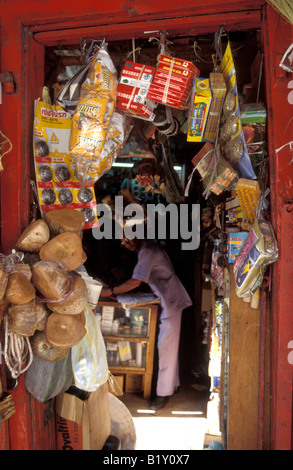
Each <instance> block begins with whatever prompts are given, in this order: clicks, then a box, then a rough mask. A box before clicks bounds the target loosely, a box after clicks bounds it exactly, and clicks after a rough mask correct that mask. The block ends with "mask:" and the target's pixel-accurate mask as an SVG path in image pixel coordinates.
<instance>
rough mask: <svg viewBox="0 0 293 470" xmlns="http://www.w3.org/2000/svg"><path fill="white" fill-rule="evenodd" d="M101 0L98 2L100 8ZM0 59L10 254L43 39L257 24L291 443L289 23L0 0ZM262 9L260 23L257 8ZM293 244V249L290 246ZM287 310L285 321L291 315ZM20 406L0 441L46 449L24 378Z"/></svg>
mask: <svg viewBox="0 0 293 470" xmlns="http://www.w3.org/2000/svg"><path fill="white" fill-rule="evenodd" d="M97 4H98V6H97ZM0 7H1V8H0V21H1V29H0V34H1V36H0V47H1V49H0V66H1V71H2V72H8V71H9V72H13V74H14V78H15V83H16V92H15V93H14V94H10V95H8V94H3V98H2V102H3V104H2V105H1V108H0V110H1V114H0V129H1V130H2V132H4V134H5V135H7V136H8V137H9V138H10V140H11V141H12V143H13V149H12V151H11V152H10V153H9V154H8V155H7V156H5V157H4V159H3V166H4V171H3V172H2V173H1V174H0V181H1V224H2V231H1V243H2V252H3V253H4V254H7V253H9V252H10V250H11V249H12V248H14V244H15V241H16V239H17V237H18V236H19V234H20V232H21V231H22V229H23V228H24V226H25V225H26V224H27V222H28V220H29V194H30V192H29V179H30V160H31V130H32V122H33V101H34V99H36V98H38V97H39V96H41V90H42V86H43V73H44V72H43V71H44V45H51V44H56V43H57V41H58V40H60V39H62V40H63V41H65V42H69V43H70V42H78V41H79V38H80V37H84V36H93V35H95V36H96V32H97V31H98V33H99V35H100V37H104V36H105V37H106V39H107V40H109V41H110V40H115V39H126V38H130V37H139V36H142V35H143V34H144V31H145V30H146V29H148V30H152V31H153V30H167V31H168V32H169V34H180V33H181V32H182V31H183V30H184V32H186V33H187V34H194V35H196V34H201V33H214V32H215V31H216V30H217V29H218V27H219V26H220V25H224V26H225V29H226V30H227V31H228V30H238V29H250V28H262V38H263V44H264V52H265V68H266V80H267V83H266V88H267V102H268V130H269V132H268V137H269V139H268V141H269V158H270V186H271V200H272V220H273V225H274V228H275V230H276V234H277V238H278V245H279V251H280V257H279V261H278V262H277V263H276V265H275V266H274V267H273V283H272V287H273V288H272V368H271V372H272V373H271V375H272V391H271V393H272V409H271V416H272V439H271V446H272V448H275V449H279V448H285V449H291V448H292V396H293V394H292V363H290V362H291V361H289V360H288V357H289V356H288V354H289V352H290V351H289V350H288V347H289V346H288V345H289V341H291V340H293V325H292V318H293V316H292V312H293V308H292V299H293V296H292V293H291V291H292V289H290V281H291V279H292V274H293V273H292V266H293V264H292V262H291V261H292V259H291V258H292V253H293V250H292V249H290V248H291V247H292V240H293V236H292V235H293V234H292V218H290V213H291V208H292V179H293V175H292V171H293V170H292V169H293V164H292V165H290V164H288V162H290V161H291V155H290V147H289V146H287V147H285V148H283V149H282V150H281V151H279V152H276V150H277V149H279V148H280V147H282V146H283V145H284V144H285V143H287V142H290V141H292V140H293V138H292V121H290V119H291V116H292V104H291V103H290V102H289V101H288V96H289V91H290V89H289V88H288V87H290V86H291V85H290V83H291V80H292V74H291V75H287V74H286V73H285V72H284V71H283V70H282V69H280V67H279V62H280V59H281V57H282V55H283V53H284V52H285V50H286V49H287V47H288V46H289V45H290V44H291V42H292V39H293V37H292V36H293V31H292V30H293V27H292V26H291V25H289V23H287V22H286V21H285V20H283V19H282V18H281V17H280V15H279V14H278V13H277V12H276V11H275V10H274V9H273V8H271V7H270V6H268V5H266V2H265V0H263V1H262V0H257V1H256V0H254V1H253V0H242V1H239V2H238V3H237V6H235V1H234V0H226V2H222V0H206V2H202V1H201V0H182V1H181V2H180V4H179V5H178V2H173V1H170V0H169V1H167V0H156V1H150V2H145V1H142V0H138V1H137V0H136V1H135V2H134V1H133V0H112V1H111V2H97V1H96V0H89V1H87V2H86V4H81V2H72V1H71V0H63V1H62V2H55V1H52V2H50V8H48V2H46V1H45V0H41V1H40V0H38V1H37V0H27V1H22V0H14V1H5V2H4V1H1V0H0ZM262 9H263V10H264V16H263V19H262V20H261V12H262ZM292 248H293V247H292ZM290 317H291V318H290ZM13 395H14V398H15V403H16V408H17V412H16V414H15V415H14V416H13V417H12V418H10V420H9V422H5V423H4V424H3V425H2V427H1V430H0V448H4V449H8V448H10V449H53V448H54V446H55V440H54V419H53V412H52V410H51V409H50V408H49V407H48V405H42V404H40V403H38V402H36V400H34V399H33V398H32V397H31V396H29V394H27V393H26V391H25V387H24V384H23V378H22V379H21V381H20V384H19V385H18V387H17V388H16V390H15V391H14V392H13Z"/></svg>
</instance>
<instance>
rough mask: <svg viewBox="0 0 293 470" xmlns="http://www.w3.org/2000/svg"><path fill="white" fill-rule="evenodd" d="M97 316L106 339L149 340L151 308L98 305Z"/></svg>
mask: <svg viewBox="0 0 293 470" xmlns="http://www.w3.org/2000/svg"><path fill="white" fill-rule="evenodd" d="M96 316H97V319H98V323H99V325H100V328H101V332H102V334H103V336H104V337H112V336H114V337H115V338H117V336H118V337H121V338H124V337H130V338H137V337H139V338H140V339H142V338H145V339H148V338H149V326H150V309H149V308H145V307H143V308H141V307H133V308H123V307H122V306H118V305H117V306H115V305H114V306H113V305H100V304H98V306H97V308H96ZM108 339H111V338H108Z"/></svg>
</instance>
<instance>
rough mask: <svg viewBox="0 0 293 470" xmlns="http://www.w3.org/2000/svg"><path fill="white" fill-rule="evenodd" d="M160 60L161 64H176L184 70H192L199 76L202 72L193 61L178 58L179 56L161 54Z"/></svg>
mask: <svg viewBox="0 0 293 470" xmlns="http://www.w3.org/2000/svg"><path fill="white" fill-rule="evenodd" d="M158 60H159V62H160V63H161V64H167V65H170V66H171V65H172V66H173V67H174V66H175V67H178V68H180V69H181V68H182V69H183V70H191V71H192V72H194V73H195V75H196V76H197V77H198V76H199V73H200V72H199V70H198V68H197V67H196V66H195V65H194V63H193V62H190V61H188V60H184V59H178V58H177V57H169V56H166V55H164V54H160V55H159V57H158Z"/></svg>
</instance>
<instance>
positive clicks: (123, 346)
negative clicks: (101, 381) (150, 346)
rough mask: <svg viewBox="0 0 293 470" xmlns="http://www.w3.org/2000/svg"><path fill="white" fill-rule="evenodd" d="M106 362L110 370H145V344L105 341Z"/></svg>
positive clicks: (140, 342) (139, 342)
mask: <svg viewBox="0 0 293 470" xmlns="http://www.w3.org/2000/svg"><path fill="white" fill-rule="evenodd" d="M105 346H106V351H107V361H108V365H109V367H111V368H115V369H117V368H119V367H121V368H122V369H123V370H125V369H133V370H137V369H141V370H145V369H146V357H147V342H142V341H135V342H131V341H117V339H116V341H110V340H105Z"/></svg>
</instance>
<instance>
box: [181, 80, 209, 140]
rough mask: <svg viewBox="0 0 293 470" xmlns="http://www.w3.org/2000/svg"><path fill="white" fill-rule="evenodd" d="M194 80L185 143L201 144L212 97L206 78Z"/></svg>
mask: <svg viewBox="0 0 293 470" xmlns="http://www.w3.org/2000/svg"><path fill="white" fill-rule="evenodd" d="M194 80H195V81H194V88H193V96H194V97H193V106H192V107H191V112H190V115H189V122H188V131H187V141H188V142H201V141H202V140H203V136H204V129H205V125H206V122H207V118H208V112H209V107H210V104H211V98H212V95H211V89H210V83H209V79H208V78H207V79H201V78H195V79H194Z"/></svg>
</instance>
